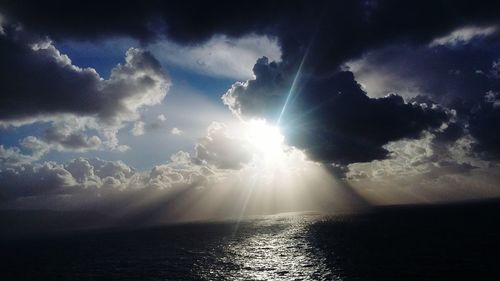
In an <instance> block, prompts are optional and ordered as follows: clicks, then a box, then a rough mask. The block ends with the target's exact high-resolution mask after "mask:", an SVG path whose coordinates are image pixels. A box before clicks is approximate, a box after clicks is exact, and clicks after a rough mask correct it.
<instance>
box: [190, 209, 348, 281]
mask: <svg viewBox="0 0 500 281" xmlns="http://www.w3.org/2000/svg"><path fill="white" fill-rule="evenodd" d="M314 220H315V219H314V218H312V217H310V218H304V217H296V216H270V217H266V218H265V219H259V220H254V221H251V222H247V223H244V224H241V225H240V228H239V229H238V231H237V232H236V234H235V236H234V237H232V238H229V239H228V241H226V242H227V243H226V244H225V245H224V246H223V248H222V249H220V251H219V252H218V253H212V254H215V260H216V262H215V263H212V264H210V265H209V264H200V265H199V267H198V268H197V270H199V271H198V273H201V276H200V277H201V278H202V279H206V280H213V279H225V280H341V279H340V277H338V275H337V274H335V272H332V270H331V268H329V267H328V266H327V261H326V258H325V257H324V255H322V253H321V252H320V251H319V250H318V249H316V248H315V247H314V246H313V245H311V243H310V241H309V240H308V239H307V235H308V227H309V226H310V225H311V224H312V223H313V222H314Z"/></svg>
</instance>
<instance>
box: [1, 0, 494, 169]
mask: <svg viewBox="0 0 500 281" xmlns="http://www.w3.org/2000/svg"><path fill="white" fill-rule="evenodd" d="M27 3H28V4H27ZM498 6H499V5H498V2H497V1H484V2H482V3H481V4H479V3H477V2H473V1H414V2H407V1H404V2H403V1H320V2H314V3H310V2H309V1H287V2H278V1H240V2H237V3H234V2H228V3H226V2H224V1H220V2H217V3H210V2H208V1H175V2H168V3H167V2H162V1H141V2H140V3H136V2H132V1H123V2H120V3H119V4H116V3H111V2H105V3H101V2H99V3H97V2H94V1H81V2H80V1H78V2H72V3H71V4H68V3H66V2H62V1H44V2H34V3H29V2H26V1H7V2H5V3H4V4H3V7H2V12H3V13H5V15H6V16H7V17H8V18H12V19H15V20H19V21H20V22H22V23H23V24H25V25H26V26H27V27H28V28H31V29H33V30H37V31H38V32H40V33H42V34H48V35H49V36H51V37H52V38H55V39H56V40H64V39H67V38H69V39H82V40H95V39H99V38H104V37H109V36H131V37H134V38H137V39H139V40H141V41H142V42H143V43H144V44H147V43H148V42H150V41H152V40H155V39H158V38H161V37H162V36H167V37H168V38H170V39H172V40H174V41H177V42H180V43H183V44H197V43H200V42H202V41H204V40H207V39H208V38H210V37H211V36H213V35H214V34H227V35H229V36H241V35H245V34H249V33H263V34H269V35H275V36H277V37H278V38H279V40H280V44H281V47H282V53H283V56H282V62H281V63H268V62H266V61H265V60H260V61H259V62H258V63H257V64H256V65H255V67H254V72H255V74H256V79H255V80H252V81H250V82H248V83H247V84H235V85H234V86H233V89H231V90H230V91H229V92H228V93H227V94H226V95H225V102H226V104H228V105H229V106H230V107H231V109H232V110H233V111H234V112H236V113H237V114H239V115H240V116H243V117H248V116H258V117H267V118H268V119H274V120H276V119H277V117H278V116H279V114H280V111H281V107H282V105H283V103H284V101H285V98H286V95H287V94H288V92H289V89H290V87H291V86H292V81H293V80H294V77H295V75H296V72H297V70H298V67H299V64H300V63H301V61H302V59H303V58H304V57H305V61H304V64H303V67H302V68H301V77H300V79H299V80H298V83H297V85H296V87H297V89H296V91H295V93H294V97H293V99H292V101H291V103H290V106H289V107H290V109H289V110H288V111H287V112H286V115H285V118H284V123H286V124H285V125H286V129H285V131H286V133H287V140H288V141H289V142H290V143H292V144H294V145H297V146H298V147H300V148H303V149H305V150H306V151H308V153H309V154H310V155H311V156H312V157H313V158H315V159H317V160H320V161H326V162H339V163H343V164H347V163H351V162H358V161H370V160H373V159H381V158H384V157H386V155H387V151H386V150H385V149H384V148H383V145H385V144H387V143H388V142H390V141H394V140H398V139H401V138H416V137H418V136H419V134H420V133H421V132H422V131H423V130H430V129H435V128H437V127H439V126H440V125H441V124H442V123H443V122H445V121H446V120H447V119H448V116H447V115H446V114H445V112H444V110H443V109H441V108H439V107H436V108H424V107H421V106H418V105H413V104H407V103H405V102H404V101H403V100H402V98H401V97H398V96H396V95H392V96H389V97H384V98H381V99H370V98H368V97H367V96H366V94H365V93H364V92H363V91H362V90H361V88H360V86H359V85H358V84H357V83H356V81H355V80H354V78H353V77H352V74H351V73H350V72H346V71H341V70H340V68H339V66H340V65H341V64H342V63H343V62H346V61H347V60H349V59H353V58H357V57H359V56H361V55H362V54H363V53H365V52H367V51H369V50H371V49H373V48H377V47H383V46H386V45H388V44H393V43H398V42H405V43H407V44H410V45H419V44H428V43H429V42H431V40H433V39H435V38H437V37H439V36H443V35H446V34H447V33H449V32H450V31H451V30H453V29H455V28H458V27H461V26H464V25H468V24H493V23H495V22H498V20H499V18H498V13H497V11H498V10H499V9H498V8H499V7H498ZM62 15H64V16H62ZM306 54H307V56H306ZM235 59H237V58H235ZM470 63H472V62H470ZM2 72H4V71H2ZM70 78H71V77H70ZM144 82H147V81H144ZM458 87H460V85H458ZM78 110H86V107H85V106H83V107H81V108H78ZM12 114H14V113H12ZM486 118H487V119H489V117H486ZM476 135H478V136H479V135H480V133H477V134H476Z"/></svg>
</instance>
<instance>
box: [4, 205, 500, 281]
mask: <svg viewBox="0 0 500 281" xmlns="http://www.w3.org/2000/svg"><path fill="white" fill-rule="evenodd" d="M498 210H500V208H498V207H496V206H495V207H491V206H486V207H484V206H482V207H480V208H477V207H474V208H468V207H451V208H450V207H447V208H427V209H418V210H413V209H411V208H406V209H405V208H402V209H397V208H396V209H388V210H383V211H376V212H374V213H372V214H368V215H363V216H337V217H329V218H326V217H323V216H318V215H303V214H302V215H281V216H279V215H277V216H267V217H262V218H259V219H254V220H247V221H244V222H242V223H241V224H239V225H238V226H237V225H236V224H234V223H200V224H184V225H176V226H165V227H158V228H150V229H142V230H133V231H132V230H130V231H109V232H101V233H87V234H79V235H75V234H73V235H65V236H53V237H46V238H31V239H18V240H4V241H2V242H0V243H1V244H0V246H1V248H0V250H1V254H0V255H1V257H2V261H1V273H0V280H500V224H499V223H500V220H499V218H500V212H498Z"/></svg>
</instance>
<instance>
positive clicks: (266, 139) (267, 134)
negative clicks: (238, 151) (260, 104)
mask: <svg viewBox="0 0 500 281" xmlns="http://www.w3.org/2000/svg"><path fill="white" fill-rule="evenodd" d="M245 139H246V140H247V141H248V143H249V144H250V146H251V147H252V149H253V150H254V151H255V152H256V153H257V154H259V155H260V156H261V157H263V158H264V159H267V160H277V158H279V157H280V156H282V155H283V149H284V144H283V141H284V137H283V135H282V134H281V131H280V129H279V127H277V126H273V125H270V124H267V122H266V121H265V120H252V121H249V122H247V123H246V130H245Z"/></svg>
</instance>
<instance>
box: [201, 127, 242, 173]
mask: <svg viewBox="0 0 500 281" xmlns="http://www.w3.org/2000/svg"><path fill="white" fill-rule="evenodd" d="M195 150H196V156H195V159H194V161H195V162H196V163H203V164H208V165H212V166H214V167H217V168H219V169H233V170H238V169H241V168H242V167H243V165H244V164H246V163H248V162H250V160H251V159H252V153H251V152H250V150H249V148H248V144H247V143H245V141H243V140H241V139H238V138H236V137H233V136H230V135H229V134H228V132H227V128H226V126H225V125H224V124H222V123H218V122H213V123H212V124H211V125H210V126H209V127H208V129H207V136H206V137H203V138H200V139H199V140H198V143H197V144H196V146H195Z"/></svg>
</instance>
